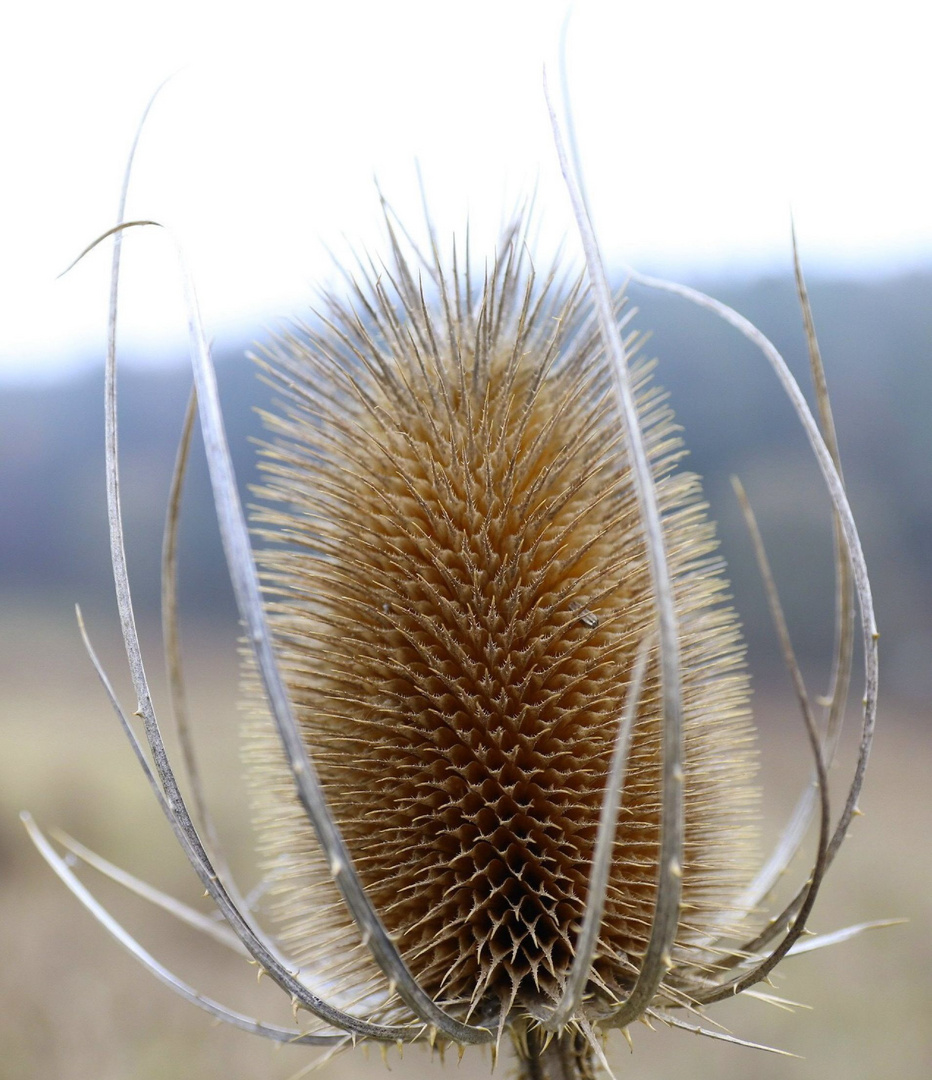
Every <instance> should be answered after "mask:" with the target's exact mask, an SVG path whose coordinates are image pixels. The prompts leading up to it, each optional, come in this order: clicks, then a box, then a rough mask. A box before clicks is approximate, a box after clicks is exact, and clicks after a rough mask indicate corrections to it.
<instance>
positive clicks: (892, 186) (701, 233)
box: [0, 0, 932, 377]
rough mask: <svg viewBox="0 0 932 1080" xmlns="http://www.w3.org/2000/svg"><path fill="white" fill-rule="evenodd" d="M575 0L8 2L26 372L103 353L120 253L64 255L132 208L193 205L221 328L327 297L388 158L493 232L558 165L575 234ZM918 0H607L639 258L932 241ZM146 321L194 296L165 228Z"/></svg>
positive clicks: (410, 182) (881, 250) (0, 136)
mask: <svg viewBox="0 0 932 1080" xmlns="http://www.w3.org/2000/svg"><path fill="white" fill-rule="evenodd" d="M566 7H567V5H566V3H565V2H564V0H533V2H531V0H512V2H509V0H468V2H465V0H464V2H449V3H446V2H439V0H431V2H423V3H418V2H413V0H410V2H408V0H392V2H371V3H366V2H362V0H342V2H337V0H327V2H326V3H317V2H314V0H305V2H296V0H294V2H279V3H276V2H274V0H266V2H265V3H263V4H262V5H261V9H260V5H258V4H255V5H252V4H239V5H238V4H234V3H231V2H230V0H224V2H214V0H181V2H178V0H160V3H159V4H157V5H149V4H146V5H142V4H135V3H128V2H126V0H112V2H111V0H84V2H82V3H79V4H66V3H64V2H62V3H47V2H46V3H43V2H42V0H36V2H34V3H31V4H18V5H16V6H15V10H14V12H12V13H7V14H6V15H4V16H3V19H2V24H0V89H2V96H0V100H2V102H3V105H2V111H0V147H2V158H0V160H2V162H3V164H2V171H0V196H2V197H0V375H3V374H4V373H7V374H13V375H15V376H16V377H21V376H22V375H23V374H24V373H26V374H30V375H31V374H42V373H43V372H50V371H53V370H58V369H60V368H61V366H62V365H64V364H67V363H68V362H69V361H72V360H73V358H74V357H77V356H80V355H89V353H90V351H92V350H97V352H99V350H100V347H101V342H102V336H103V325H104V321H105V309H106V271H107V263H108V258H107V254H106V252H105V251H103V250H99V251H97V252H95V253H93V254H92V255H91V256H89V257H88V259H87V260H85V262H84V263H83V264H81V265H80V266H78V267H77V268H76V269H75V270H73V271H72V272H71V273H70V274H69V275H67V276H66V277H65V278H64V279H62V280H60V281H56V280H55V278H56V275H57V274H58V273H59V272H60V271H61V270H62V269H63V268H64V267H65V266H66V265H67V264H68V263H69V262H70V260H71V259H72V258H73V257H74V256H75V255H76V254H77V253H78V252H79V251H80V250H81V249H82V248H83V247H84V246H85V245H86V244H87V243H88V242H89V241H90V240H91V239H93V238H94V237H95V236H96V235H97V234H98V233H99V232H101V231H103V230H104V229H105V228H107V227H108V226H109V225H110V224H112V222H113V220H114V214H115V208H116V199H117V194H118V190H119V185H120V179H121V173H122V168H123V162H124V159H125V156H126V152H127V149H128V147H129V144H130V142H131V139H132V135H133V131H134V128H135V125H136V122H137V119H138V117H139V115H140V113H141V111H142V109H143V107H144V105H145V102H146V100H147V99H148V97H149V95H150V94H151V92H152V90H153V89H154V88H155V87H156V86H157V85H158V83H159V82H160V81H161V80H162V79H163V78H164V77H165V76H166V75H169V74H171V73H172V72H177V74H176V75H175V77H174V78H173V79H172V80H171V81H170V83H169V84H168V85H167V86H166V88H165V89H164V91H163V92H162V94H161V96H160V97H159V99H158V101H157V102H156V105H155V107H154V109H153V111H152V114H151V116H150V120H149V123H148V125H147V127H146V129H145V131H144V133H143V137H142V143H141V146H140V150H139V154H138V157H137V164H136V171H135V174H134V181H133V187H132V192H131V197H130V206H129V216H130V217H146V218H156V219H158V220H159V221H161V222H163V223H165V224H166V225H170V226H171V227H172V228H173V230H174V231H175V232H176V234H177V236H178V238H179V239H180V241H181V243H182V245H183V246H184V248H185V250H186V252H187V255H188V258H189V260H190V262H191V263H192V265H193V269H194V273H195V276H196V279H197V284H198V289H199V292H200V296H201V301H202V306H203V308H204V312H205V317H206V320H207V323H208V326H209V329H210V330H211V331H212V332H214V333H222V332H223V331H224V329H225V328H226V327H229V326H230V325H239V326H243V327H250V326H253V325H255V323H256V322H258V321H265V322H271V321H273V320H274V319H275V317H276V316H277V315H285V314H288V313H289V312H293V311H295V310H299V309H300V308H301V306H302V305H303V304H305V303H306V302H307V301H308V299H309V297H310V295H311V288H312V285H313V284H314V283H319V282H320V281H322V280H326V278H327V277H328V275H330V274H331V272H330V270H329V269H328V267H329V262H328V257H327V255H326V254H325V251H324V246H323V245H324V244H329V245H331V246H339V244H340V243H341V237H344V236H345V237H347V238H348V239H349V240H351V241H355V242H356V243H366V244H369V245H370V246H376V247H377V246H378V243H379V236H380V234H379V229H378V211H377V202H376V199H375V195H374V186H373V176H376V175H377V176H378V178H379V180H380V182H381V184H382V185H383V187H384V188H385V190H386V192H387V194H388V195H389V197H390V198H391V200H392V201H393V203H395V205H396V206H397V208H398V209H399V210H400V212H401V214H402V215H403V216H405V217H406V218H407V219H409V220H410V219H412V218H413V219H414V220H415V221H417V219H418V215H419V210H418V196H417V184H416V178H415V168H414V162H415V161H416V160H417V161H419V162H420V165H421V169H422V171H423V174H424V177H425V183H426V187H427V190H428V195H429V199H430V202H431V207H432V211H433V213H434V216H435V217H436V219H437V222H438V227H439V229H440V230H441V232H447V231H450V230H452V229H456V228H460V227H461V226H462V223H463V221H464V219H465V216H466V214H467V212H468V213H469V214H470V219H471V222H472V227H473V229H474V232H475V233H476V234H477V235H478V236H479V237H483V236H484V237H487V238H488V237H494V235H495V232H496V230H497V226H498V224H499V221H500V218H501V216H502V213H503V207H506V206H510V205H511V204H513V202H514V201H515V199H516V198H517V197H518V196H519V195H520V194H521V193H522V192H524V191H526V190H527V189H528V188H529V187H530V186H531V185H533V184H534V183H535V182H537V183H539V199H538V203H539V206H540V210H541V214H542V217H543V226H542V228H543V234H544V238H543V241H542V243H543V244H544V246H547V245H550V244H552V243H554V242H555V239H557V238H559V237H561V236H562V235H564V234H565V233H567V232H569V231H570V228H571V222H570V213H569V209H568V205H567V201H566V197H565V194H564V192H563V189H562V186H561V184H560V182H559V177H558V172H557V167H556V162H555V157H554V153H553V150H552V140H551V136H550V133H549V129H548V123H547V119H546V115H545V109H544V104H543V97H542V91H541V70H542V66H543V63H544V62H545V61H547V62H548V63H549V64H550V65H551V67H554V66H555V61H556V55H557V42H558V40H559V35H560V27H561V24H562V21H563V17H564V14H565V11H566ZM927 10H928V9H927V5H925V4H921V3H917V2H916V0H885V2H884V3H883V4H877V3H871V4H867V3H859V2H857V0H849V2H847V3H842V2H838V3H835V2H828V0H809V2H804V3H802V2H797V0H781V2H779V3H773V4H769V3H757V2H751V0H740V2H733V3H726V2H716V0H704V2H702V3H697V2H695V0H684V2H674V0H650V2H644V0H640V2H638V3H634V2H632V3H627V2H598V0H578V2H577V3H576V5H575V8H574V15H573V20H572V22H571V25H570V33H569V43H568V71H569V79H570V83H571V87H572V93H573V98H574V109H575V112H576V114H577V119H578V128H579V136H580V144H581V150H582V156H583V161H584V165H585V169H586V174H587V179H588V184H589V188H590V195H591V198H592V203H593V207H594V211H595V215H596V219H597V225H598V228H599V232H600V235H601V237H602V240H603V242H604V244H605V247H606V249H607V250H608V252H609V255H610V257H611V258H614V259H616V260H621V259H624V260H626V261H629V262H633V263H635V264H637V265H639V266H641V267H645V268H654V269H657V268H661V269H666V270H668V271H672V272H684V273H687V274H688V273H693V274H694V273H695V272H696V271H714V272H727V271H731V270H740V269H742V268H752V269H753V268H758V267H772V266H780V267H783V266H786V265H787V259H788V246H789V245H788V231H789V230H788V221H789V208H790V206H791V205H792V208H793V212H794V214H795V217H796V222H797V229H798V232H799V236H800V241H801V246H802V249H803V253H804V256H805V258H806V261H807V264H808V265H809V266H810V268H812V269H818V268H820V267H831V268H833V269H842V270H846V271H854V272H862V271H864V270H865V269H866V268H869V267H872V266H880V267H882V268H885V269H890V268H896V267H898V266H905V265H912V264H915V263H919V262H925V263H926V264H928V263H930V262H932V209H930V195H929V193H930V191H932V140H930V120H929V117H930V106H932V63H930V60H929V43H930V40H932V32H930V31H932V25H930V23H932V16H930V15H929V14H928V13H927ZM126 271H127V278H126V285H127V291H126V294H125V300H124V307H123V313H124V317H125V323H124V325H125V339H126V340H130V341H132V342H143V341H144V342H146V343H147V345H148V347H149V349H150V351H152V352H154V353H156V352H158V351H160V350H163V351H169V345H168V344H166V343H170V342H172V341H178V340H180V334H181V328H182V326H183V316H182V313H181V311H180V302H179V298H178V294H179V284H178V274H177V271H176V270H175V268H174V266H173V264H172V261H171V255H170V250H169V246H168V244H167V242H166V239H165V237H164V236H161V235H159V234H158V232H157V231H156V230H147V232H146V234H145V235H143V234H142V233H141V232H137V233H136V234H135V235H132V236H130V237H129V239H128V241H127V244H126Z"/></svg>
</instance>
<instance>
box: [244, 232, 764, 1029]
mask: <svg viewBox="0 0 932 1080" xmlns="http://www.w3.org/2000/svg"><path fill="white" fill-rule="evenodd" d="M524 226H525V223H524V222H519V223H518V224H517V225H515V226H514V227H513V228H511V229H509V230H508V231H507V232H506V234H505V235H504V237H503V240H502V244H501V250H500V252H499V254H498V257H497V259H496V260H495V262H494V264H493V265H492V267H491V268H490V270H489V271H488V273H487V274H486V276H485V278H484V280H483V282H482V284H481V287H476V286H475V282H474V281H473V280H472V279H471V277H470V274H469V272H468V271H467V270H465V269H463V268H461V267H458V264H457V256H456V253H455V252H454V254H453V259H452V263H451V265H450V266H446V265H444V264H443V262H442V261H441V260H440V259H439V258H438V257H436V256H435V258H434V260H433V261H432V262H430V263H427V262H424V264H423V265H421V266H417V265H412V263H411V262H410V261H409V260H407V259H406V258H405V257H404V255H403V254H402V252H401V247H400V245H399V243H398V241H397V239H396V237H395V235H394V233H392V241H393V251H394V260H393V263H392V265H391V267H390V268H385V269H382V270H380V271H379V272H378V273H375V272H373V274H372V275H371V276H370V277H367V278H366V279H365V280H360V281H359V282H358V283H357V284H356V285H355V295H354V297H353V299H352V301H347V300H342V299H337V298H334V297H330V298H329V299H328V301H327V309H326V311H325V314H324V317H323V318H322V320H321V324H320V325H321V326H322V329H311V328H308V327H302V328H300V329H299V330H297V331H295V332H294V333H292V334H289V335H288V336H286V337H283V338H282V339H281V340H280V341H279V342H278V344H277V347H276V348H275V349H274V350H273V351H272V353H271V354H270V357H269V359H270V364H269V370H270V371H271V373H272V375H273V377H274V379H275V380H276V382H277V384H278V386H279V388H280V389H281V390H283V391H284V393H285V397H286V403H285V405H284V407H283V409H282V412H281V413H280V414H278V415H275V416H268V417H267V418H266V419H267V423H268V426H269V428H270V430H271V432H272V434H273V436H274V444H273V445H272V446H270V447H269V448H267V449H266V451H265V463H264V469H265V471H266V476H267V484H266V487H265V488H264V489H263V491H262V495H263V498H264V502H265V508H264V509H263V510H262V511H261V515H260V519H259V520H260V523H261V528H262V531H263V535H264V536H265V538H266V540H267V541H270V542H274V546H272V547H269V548H267V549H266V550H265V551H264V552H263V553H262V556H261V562H262V565H263V566H264V569H265V576H266V583H267V586H268V595H269V612H270V615H271V619H272V625H273V631H274V634H275V638H276V642H277V648H278V654H279V657H280V660H281V664H282V666H283V669H284V672H285V676H286V681H287V684H288V687H289V691H290V695H291V697H292V701H293V703H294V707H295V709H296V712H297V716H298V721H299V724H300V729H301V732H302V735H303V737H304V739H305V740H306V745H307V747H308V750H309V751H310V752H311V754H312V756H313V759H314V762H315V764H316V767H317V770H318V772H319V775H320V778H321V781H322V783H323V786H324V789H325V792H326V796H327V799H328V802H329V804H330V807H331V809H332V812H333V814H334V817H335V819H336V821H337V822H338V824H339V826H340V829H341V830H342V832H343V835H344V836H345V838H346V841H347V844H348V846H349V849H350V852H351V854H352V857H353V859H354V861H355V863H356V866H357V869H358V870H359V873H360V875H361V877H362V880H363V883H364V884H365V887H366V889H367V891H368V893H369V895H370V897H371V898H372V900H373V902H374V904H375V906H376V908H377V910H378V911H379V913H380V914H381V916H382V918H383V920H384V921H385V923H386V925H387V927H388V928H389V930H390V931H391V932H392V934H393V935H394V936H395V937H396V939H397V941H398V944H399V948H400V950H401V952H402V954H403V956H404V958H405V960H406V961H407V963H408V965H409V967H410V969H411V971H412V972H413V974H414V975H415V976H416V978H417V980H418V982H419V983H420V984H421V986H422V987H424V989H425V990H426V991H427V993H428V994H430V995H431V996H432V997H433V998H435V999H436V1000H438V1001H441V1002H443V1003H445V1004H446V1005H447V1006H448V1007H452V1008H453V1009H454V1010H457V1009H458V1010H459V1011H460V1013H461V1014H462V1015H466V1014H467V1013H468V1014H469V1015H477V1016H479V1017H495V1016H498V1015H499V1013H500V1011H503V1014H504V1015H505V1016H507V1017H509V1018H510V1019H511V1022H518V1021H519V1018H520V1017H532V1018H533V1017H538V1018H539V1017H541V1016H542V1015H544V1012H545V1010H546V1009H549V1008H552V1007H553V1006H554V1005H555V1004H556V1003H557V1002H558V1001H559V999H560V997H561V995H562V993H563V990H564V987H565V984H566V979H567V975H568V973H569V969H570V966H571V964H572V961H573V956H574V947H575V940H576V937H577V934H578V931H579V926H580V922H581V919H582V915H583V912H584V909H585V904H586V898H587V889H588V880H589V872H590V867H591V864H592V859H593V848H594V844H595V838H596V833H597V829H598V824H599V814H600V807H601V802H602V796H603V791H604V788H605V784H606V777H607V773H608V769H609V764H610V760H611V756H612V749H613V745H614V741H615V736H616V730H617V726H618V719H619V716H620V714H621V711H622V706H623V703H624V699H625V693H626V690H627V688H628V685H629V682H630V680H631V673H632V667H633V663H634V658H635V654H636V653H637V650H638V647H639V645H640V644H641V643H642V642H643V641H644V640H645V638H646V637H647V636H649V635H651V634H652V633H653V630H654V627H655V624H656V614H657V613H656V607H655V603H654V598H653V596H652V591H651V583H650V575H649V572H648V566H647V559H646V552H645V542H644V537H643V533H642V528H641V523H640V519H639V514H638V507H637V502H636V499H635V495H634V492H633V489H632V483H631V479H630V474H629V469H628V465H627V462H626V454H625V449H624V438H623V430H622V420H621V416H620V413H619V408H618V405H617V401H616V399H615V395H614V391H613V386H612V381H611V372H610V368H609V364H608V361H607V359H606V356H605V353H604V351H603V348H602V345H601V342H600V338H599V334H598V332H597V329H596V328H595V325H594V322H593V320H592V318H591V316H590V313H589V309H588V306H587V304H586V303H585V302H584V301H583V300H581V299H580V291H579V289H578V288H572V287H570V288H566V287H563V286H561V285H559V284H558V283H557V278H558V274H557V272H556V270H554V271H552V272H551V273H550V274H548V275H547V277H546V279H545V280H544V281H540V280H538V278H537V277H536V276H535V274H534V272H533V270H532V268H531V267H530V266H529V260H528V258H527V255H526V248H525V246H524V239H525V238H524ZM390 232H391V229H390ZM420 272H423V273H426V274H427V275H429V281H428V284H427V285H426V286H424V287H422V283H421V281H420V277H419V273H420ZM425 294H426V297H427V298H425ZM628 344H629V347H631V348H632V349H634V348H636V336H635V335H634V334H631V336H630V338H629V342H628ZM650 369H651V365H650V364H648V363H646V362H644V361H640V360H639V361H636V362H635V364H634V365H633V370H632V378H633V383H634V386H635V389H636V392H637V397H638V404H639V411H640V417H641V422H642V426H643V430H644V433H645V438H646V443H647V447H648V451H649V455H650V459H651V464H652V468H653V472H654V476H655V480H656V482H657V487H658V494H659V499H660V505H661V509H662V513H663V522H664V531H665V540H666V545H667V549H668V557H669V561H670V568H671V572H672V576H673V581H674V594H675V601H676V608H677V614H678V617H679V620H680V627H681V650H682V662H683V705H684V715H685V773H686V781H685V844H684V861H683V867H682V873H683V878H682V881H683V894H682V907H681V917H680V927H679V932H678V934H677V944H676V948H675V951H674V956H673V970H674V973H675V970H676V966H677V964H679V963H687V962H689V961H690V959H692V960H695V954H693V955H692V956H691V955H690V954H691V947H692V950H694V949H695V947H696V946H697V945H698V944H699V943H700V942H706V943H707V942H708V940H709V939H710V938H714V937H717V936H720V935H721V934H722V931H723V929H727V928H723V926H722V925H721V923H720V915H719V913H720V912H722V911H727V910H729V909H730V907H731V906H732V905H733V901H734V898H735V896H736V895H737V893H738V892H739V891H740V889H741V887H742V886H743V885H744V884H745V882H746V879H747V877H748V876H749V872H750V867H751V865H752V862H753V856H754V850H755V845H754V836H755V830H754V817H755V813H754V811H755V806H756V791H755V788H754V786H753V783H752V781H753V774H754V771H755V757H754V750H753V744H752V735H751V725H750V717H749V710H748V686H747V679H746V677H745V674H744V672H743V670H742V666H741V643H740V638H739V634H738V630H737V626H736V623H735V618H734V615H733V613H732V612H731V610H730V609H729V608H727V607H725V606H724V605H723V599H724V596H723V594H724V589H725V582H724V580H723V578H722V576H721V572H720V566H719V563H718V561H717V560H716V558H715V547H716V542H715V538H714V532H713V528H712V526H711V524H710V523H709V522H708V521H707V519H706V517H705V507H704V505H703V503H702V500H701V492H700V487H699V482H698V480H697V478H696V477H695V476H694V475H692V474H689V473H687V472H684V471H681V470H679V469H678V467H677V466H678V462H679V459H680V458H681V456H682V453H683V451H682V447H681V443H680V440H679V437H678V434H677V429H676V428H675V426H674V423H673V419H672V414H671V412H670V409H669V408H668V406H667V404H666V401H665V398H664V396H663V394H662V393H661V392H660V391H659V390H658V389H657V387H656V386H655V385H654V384H653V382H652V380H651V372H650ZM658 682H659V673H658V664H657V658H656V657H652V659H651V664H650V667H649V669H648V679H647V684H646V689H645V691H644V693H643V694H642V696H641V699H640V703H639V707H638V712H637V719H636V724H635V727H634V729H633V735H632V743H631V749H630V754H629V760H628V769H627V774H626V779H625V786H624V794H623V798H622V803H621V813H620V819H619V824H618V828H617V834H616V838H615V848H614V859H613V862H612V870H611V877H610V881H609V888H608V895H607V899H606V908H605V915H604V920H603V923H602V929H601V936H600V939H599V946H598V951H597V959H596V961H595V963H594V966H593V970H592V973H591V977H590V984H589V992H590V996H589V997H588V998H587V1000H589V1001H590V1002H591V1003H593V1004H591V1006H590V1011H591V1012H592V1014H593V1015H597V1014H598V1012H599V1010H603V1011H607V1010H608V1009H609V1008H610V1005H611V1003H612V1002H615V1001H617V1000H619V999H620V998H623V997H624V996H625V994H626V992H628V991H630V989H631V986H632V984H633V981H634V977H635V976H636V973H637V970H638V968H639V966H640V960H641V959H642V958H643V955H644V952H645V949H646V946H647V941H648V937H649V933H650V926H651V922H652V919H653V910H654V903H655V894H656V880H657V866H658V857H659V843H660V818H661V794H660V787H661V785H660V769H661V762H662V755H663V747H662V738H661V730H660V703H659V686H658ZM253 700H255V695H253ZM249 734H250V738H249V741H248V749H247V760H248V762H249V765H250V770H251V776H252V781H253V788H254V791H255V801H256V808H257V820H258V825H259V830H260V834H261V844H262V850H263V852H264V857H265V860H266V864H267V868H268V875H269V877H270V878H271V880H272V882H273V885H274V888H275V891H276V893H277V896H278V904H277V911H278V915H279V918H280V926H281V931H282V936H283V939H284V942H285V944H286V946H287V949H288V951H289V953H290V954H291V955H292V956H294V957H295V958H296V959H297V960H298V961H299V962H301V963H303V964H305V965H307V966H308V968H309V969H310V970H311V971H313V973H314V974H315V976H316V977H317V978H318V979H320V980H323V984H324V985H326V986H327V987H328V988H330V989H331V990H332V991H333V992H338V993H339V995H340V997H341V998H342V1000H344V1001H347V1002H348V1001H352V1000H360V999H369V1000H371V1001H375V1002H379V1003H380V1005H379V1008H378V1009H376V1012H377V1013H379V1014H380V1015H383V1016H385V1017H391V1016H393V1015H395V1009H394V1006H395V1004H396V1002H394V1001H393V999H392V998H391V997H390V995H388V994H387V993H386V988H385V982H384V978H383V977H382V976H381V974H380V973H379V971H378V969H377V968H376V966H375V965H374V963H373V962H372V959H371V957H370V956H369V954H368V953H367V951H366V950H365V948H364V947H362V946H361V945H360V942H359V934H358V931H357V930H356V929H355V927H354V924H353V922H352V920H351V918H350V916H349V915H348V914H347V912H346V910H345V908H344V906H343V905H342V904H341V903H340V900H339V896H338V894H337V892H336V889H335V887H334V885H333V884H332V882H331V878H330V873H329V870H328V867H327V865H326V863H325V860H324V859H323V857H322V856H321V855H320V854H319V848H318V845H317V843H316V840H315V838H314V835H313V833H312V831H311V828H310V826H309V824H308V822H307V818H306V816H305V814H304V812H303V810H302V809H301V807H300V805H299V804H298V802H297V799H296V797H295V793H294V785H293V781H292V778H291V774H290V771H289V769H288V767H287V765H286V762H285V759H284V757H283V754H282V751H281V749H280V744H279V741H278V738H277V736H276V734H275V732H274V730H273V728H272V725H271V723H270V722H269V721H267V720H265V719H263V718H260V719H258V720H256V721H255V722H253V723H251V725H250V729H249Z"/></svg>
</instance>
